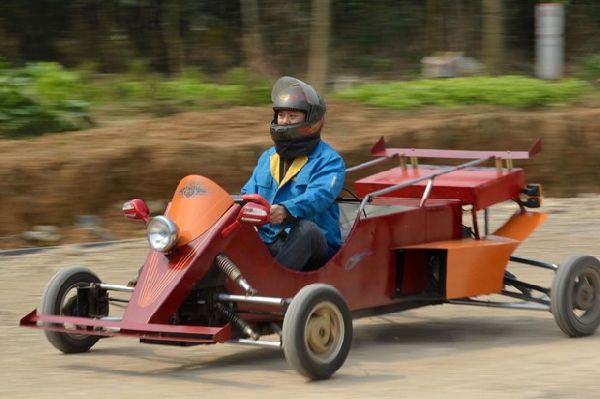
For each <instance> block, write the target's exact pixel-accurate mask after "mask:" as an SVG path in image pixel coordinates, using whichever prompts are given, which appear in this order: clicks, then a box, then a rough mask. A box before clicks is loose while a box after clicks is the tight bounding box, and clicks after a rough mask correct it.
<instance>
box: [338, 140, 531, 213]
mask: <svg viewBox="0 0 600 399" xmlns="http://www.w3.org/2000/svg"><path fill="white" fill-rule="evenodd" d="M541 149H542V142H541V140H539V139H538V140H537V141H536V142H535V143H533V145H532V146H531V147H530V149H529V150H528V151H463V150H435V149H415V148H386V146H385V141H384V140H383V138H380V139H379V141H377V143H375V145H374V146H373V147H372V148H371V154H373V155H375V156H379V158H377V159H375V160H371V161H368V162H365V163H363V164H360V165H357V166H354V167H352V168H349V169H347V172H353V171H357V170H361V169H365V168H367V167H370V166H372V165H374V164H377V163H380V162H383V161H385V160H387V159H390V158H396V157H397V158H400V165H401V167H400V168H393V169H390V170H388V171H384V172H380V173H377V174H375V175H372V176H368V177H366V178H363V179H360V180H357V181H356V182H355V187H356V191H357V193H358V194H359V196H360V195H362V196H363V200H362V201H361V209H362V208H363V207H364V206H365V205H366V204H367V203H368V202H370V201H371V200H372V199H373V198H375V197H379V196H392V197H406V198H421V201H420V203H419V206H420V207H422V206H424V205H425V203H426V201H427V200H428V199H429V198H430V196H431V197H432V198H437V199H459V200H461V201H462V203H463V204H473V205H474V209H484V208H486V207H488V206H489V205H492V204H494V203H497V202H500V201H503V200H507V199H518V196H519V194H520V192H521V190H522V189H523V187H524V183H525V177H524V174H523V171H522V170H521V169H515V170H513V163H512V162H513V160H515V159H529V158H531V157H532V156H533V155H535V154H537V153H539V152H540V151H541ZM419 157H422V158H442V159H470V161H468V162H465V163H463V164H460V165H457V166H451V167H448V166H424V167H422V168H419V167H418V158H419ZM407 160H410V163H411V165H412V170H410V171H409V170H408V167H407ZM489 161H495V163H496V170H494V168H474V167H476V166H480V165H482V164H484V163H486V162H489ZM503 161H504V162H505V168H504V167H503ZM434 180H438V181H439V184H436V185H435V186H434Z"/></svg>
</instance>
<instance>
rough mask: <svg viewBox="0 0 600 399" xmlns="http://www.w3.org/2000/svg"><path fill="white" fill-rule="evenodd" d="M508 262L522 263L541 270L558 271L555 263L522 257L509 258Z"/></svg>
mask: <svg viewBox="0 0 600 399" xmlns="http://www.w3.org/2000/svg"><path fill="white" fill-rule="evenodd" d="M510 261H511V262H516V263H523V264H525V265H530V266H537V267H541V268H542V269H548V270H553V271H557V270H558V265H557V264H556V263H548V262H544V261H541V260H537V259H530V258H524V257H522V256H511V257H510Z"/></svg>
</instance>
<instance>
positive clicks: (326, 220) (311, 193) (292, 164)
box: [242, 76, 345, 270]
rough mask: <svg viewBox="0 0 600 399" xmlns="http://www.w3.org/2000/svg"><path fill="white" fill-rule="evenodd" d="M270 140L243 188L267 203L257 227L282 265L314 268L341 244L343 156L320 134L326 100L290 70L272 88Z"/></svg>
mask: <svg viewBox="0 0 600 399" xmlns="http://www.w3.org/2000/svg"><path fill="white" fill-rule="evenodd" d="M271 100H272V102H273V121H272V122H271V138H272V140H273V143H274V146H273V147H271V148H269V149H268V150H266V151H265V152H264V153H263V154H262V155H261V156H260V158H259V160H258V164H257V166H256V168H255V169H254V172H253V173H252V176H251V177H250V179H249V180H248V182H247V183H246V184H245V185H244V187H243V188H242V194H260V195H261V196H263V197H264V198H265V199H266V200H267V201H269V203H270V204H271V210H270V224H267V225H264V226H261V227H260V228H259V230H258V232H259V235H260V238H261V239H262V240H263V241H264V242H265V244H267V246H268V247H269V251H270V252H271V254H272V255H273V256H274V257H275V259H276V260H277V261H278V262H279V263H280V264H282V265H283V266H286V267H289V268H291V269H294V270H313V269H316V268H318V267H320V266H322V265H323V264H324V263H325V262H327V260H328V259H329V258H330V257H331V256H332V255H333V254H334V253H335V252H336V251H337V250H338V249H339V247H340V246H341V239H340V228H339V208H338V205H337V203H336V202H335V199H336V198H337V196H338V195H339V193H340V191H341V189H342V186H343V184H344V175H345V166H344V161H343V160H342V158H341V157H340V156H339V155H338V153H337V152H335V150H333V149H332V148H331V147H330V146H329V145H328V144H326V143H325V142H323V141H322V140H321V129H322V128H323V124H324V122H325V111H326V105H325V102H324V101H323V99H322V98H321V96H320V95H319V94H318V93H317V92H316V91H315V89H313V88H312V87H311V86H310V85H308V84H306V83H304V82H302V81H300V80H298V79H295V78H292V77H288V76H284V77H282V78H280V79H279V80H277V82H275V85H274V86H273V90H272V92H271Z"/></svg>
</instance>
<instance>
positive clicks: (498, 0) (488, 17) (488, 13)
mask: <svg viewBox="0 0 600 399" xmlns="http://www.w3.org/2000/svg"><path fill="white" fill-rule="evenodd" d="M482 11H483V28H482V29H483V40H482V43H483V48H482V58H483V64H484V66H485V70H486V71H487V72H488V73H489V74H499V73H501V72H502V66H503V62H504V24H503V20H502V0H482Z"/></svg>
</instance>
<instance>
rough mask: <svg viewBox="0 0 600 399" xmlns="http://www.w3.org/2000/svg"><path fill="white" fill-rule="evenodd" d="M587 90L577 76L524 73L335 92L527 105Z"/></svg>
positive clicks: (424, 102) (441, 102)
mask: <svg viewBox="0 0 600 399" xmlns="http://www.w3.org/2000/svg"><path fill="white" fill-rule="evenodd" d="M589 91H590V86H589V84H588V83H586V82H584V81H581V80H577V79H567V80H563V81H560V82H547V81H543V80H539V79H533V78H529V77H525V76H500V77H470V78H453V79H441V80H417V81H411V82H389V83H377V84H365V85H360V86H356V87H353V88H350V89H346V90H342V91H339V92H337V93H336V94H335V96H336V97H337V98H340V99H346V100H353V101H358V102H362V103H365V104H369V105H375V106H382V107H389V108H395V109H414V108H418V107H422V106H441V107H457V106H468V105H474V104H491V105H499V106H508V107H515V108H528V107H542V106H549V105H554V104H562V103H569V102H573V101H576V100H578V99H579V98H581V96H582V95H584V94H585V93H588V92H589Z"/></svg>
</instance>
